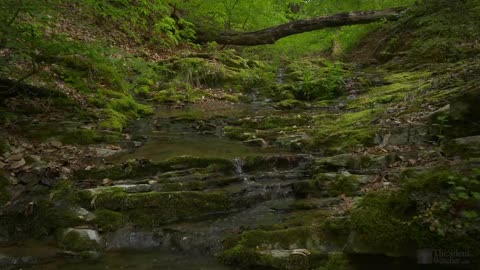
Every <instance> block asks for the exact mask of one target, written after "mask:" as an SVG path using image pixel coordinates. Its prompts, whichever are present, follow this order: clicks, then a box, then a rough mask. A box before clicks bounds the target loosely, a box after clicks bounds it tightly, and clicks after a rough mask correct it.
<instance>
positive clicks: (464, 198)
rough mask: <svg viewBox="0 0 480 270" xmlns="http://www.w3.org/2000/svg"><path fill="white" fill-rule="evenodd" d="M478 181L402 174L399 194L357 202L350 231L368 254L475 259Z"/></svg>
mask: <svg viewBox="0 0 480 270" xmlns="http://www.w3.org/2000/svg"><path fill="white" fill-rule="evenodd" d="M479 175H480V171H478V170H474V171H470V172H463V173H462V174H459V173H455V172H451V171H437V172H433V173H432V172H428V173H425V174H420V175H411V174H406V175H405V176H404V178H405V180H404V181H405V183H404V184H403V185H402V190H400V191H396V192H391V191H381V192H372V193H369V194H367V195H366V196H364V197H363V198H362V201H361V202H360V204H359V205H358V207H357V208H355V209H354V210H353V211H352V215H351V221H352V226H353V229H354V230H355V232H357V233H358V237H359V239H361V241H362V243H363V244H364V245H367V246H368V247H369V248H371V249H373V250H388V251H393V252H401V251H402V250H403V251H406V250H405V249H406V248H408V247H430V248H432V247H438V248H441V247H443V248H461V249H464V250H471V251H472V252H473V253H474V254H478V253H479V252H480V246H478V236H475V235H476V232H477V231H478V229H479V228H478V224H479V220H480V218H479V213H478V209H477V207H476V205H478V202H479V201H480V193H479V191H480V181H479Z"/></svg>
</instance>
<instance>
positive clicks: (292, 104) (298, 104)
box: [275, 99, 305, 110]
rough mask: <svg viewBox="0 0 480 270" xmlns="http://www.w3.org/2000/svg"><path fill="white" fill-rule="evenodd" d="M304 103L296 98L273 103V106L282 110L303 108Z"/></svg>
mask: <svg viewBox="0 0 480 270" xmlns="http://www.w3.org/2000/svg"><path fill="white" fill-rule="evenodd" d="M304 107H305V103H303V102H302V101H299V100H296V99H286V100H282V101H280V102H277V103H275V108H278V109H282V110H292V109H298V108H304Z"/></svg>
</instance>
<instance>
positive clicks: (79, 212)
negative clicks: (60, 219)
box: [72, 207, 95, 221]
mask: <svg viewBox="0 0 480 270" xmlns="http://www.w3.org/2000/svg"><path fill="white" fill-rule="evenodd" d="M72 212H73V213H74V214H75V215H76V216H77V217H78V218H80V219H82V220H86V221H92V220H94V219H95V214H93V213H92V212H90V211H88V210H87V209H85V208H82V207H75V208H74V209H72Z"/></svg>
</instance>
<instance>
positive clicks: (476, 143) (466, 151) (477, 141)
mask: <svg viewBox="0 0 480 270" xmlns="http://www.w3.org/2000/svg"><path fill="white" fill-rule="evenodd" d="M443 151H444V152H445V153H446V154H447V155H448V156H460V157H463V158H468V157H480V136H471V137H464V138H457V139H454V140H451V141H450V142H448V143H447V144H446V145H445V146H444V147H443Z"/></svg>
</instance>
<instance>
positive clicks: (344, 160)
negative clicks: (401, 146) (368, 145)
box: [311, 154, 392, 173]
mask: <svg viewBox="0 0 480 270" xmlns="http://www.w3.org/2000/svg"><path fill="white" fill-rule="evenodd" d="M390 159H392V157H389V155H370V156H364V155H357V154H341V155H336V156H331V157H325V158H320V159H317V160H316V161H315V162H314V164H313V165H312V167H311V169H312V171H313V172H314V173H321V172H336V171H342V170H348V171H362V170H365V172H366V173H367V172H369V171H372V170H373V171H375V170H380V169H382V168H385V167H386V166H387V165H388V164H389V162H390V161H389V160H390Z"/></svg>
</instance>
